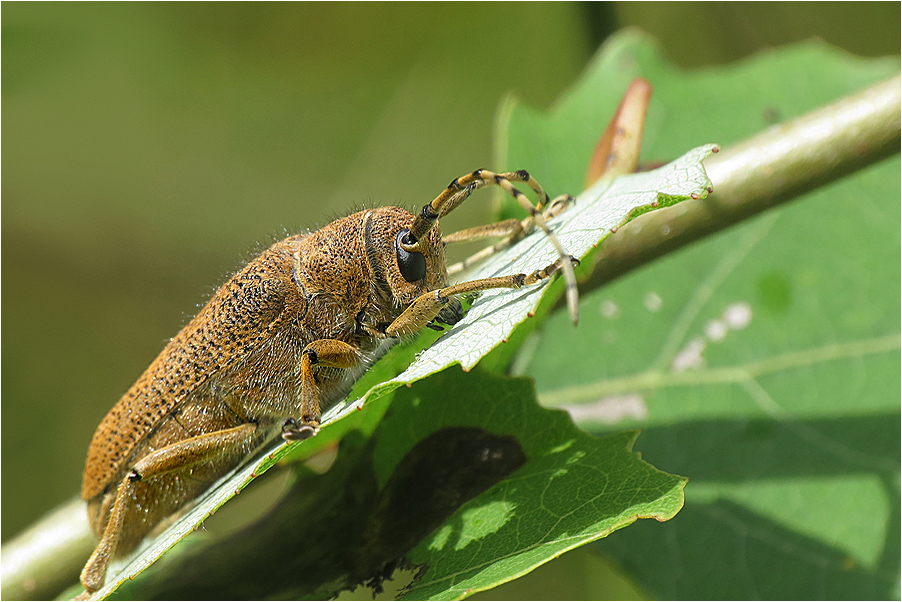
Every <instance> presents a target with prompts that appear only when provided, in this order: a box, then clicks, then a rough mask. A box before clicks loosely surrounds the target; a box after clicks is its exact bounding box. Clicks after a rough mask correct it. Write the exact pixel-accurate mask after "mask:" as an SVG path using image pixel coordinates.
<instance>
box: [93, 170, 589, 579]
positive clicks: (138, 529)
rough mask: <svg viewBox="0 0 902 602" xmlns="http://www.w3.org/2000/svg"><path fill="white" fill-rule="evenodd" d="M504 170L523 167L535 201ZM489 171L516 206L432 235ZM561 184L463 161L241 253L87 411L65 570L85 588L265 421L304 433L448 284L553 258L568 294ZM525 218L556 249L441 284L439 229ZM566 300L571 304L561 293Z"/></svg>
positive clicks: (429, 310)
mask: <svg viewBox="0 0 902 602" xmlns="http://www.w3.org/2000/svg"><path fill="white" fill-rule="evenodd" d="M513 182H523V183H526V185H528V186H529V187H530V188H531V189H532V190H533V191H534V192H535V193H536V195H537V198H538V202H537V205H533V204H532V203H531V202H530V201H529V200H528V199H527V198H526V196H525V195H524V194H523V193H522V192H520V191H519V190H517V188H515V187H514V184H513ZM489 185H497V186H499V187H501V188H502V189H504V190H505V191H506V192H507V193H508V194H510V195H511V196H513V197H514V198H515V199H517V201H518V202H519V203H520V204H521V205H522V206H523V207H524V208H525V209H526V210H527V211H528V212H529V216H528V217H527V218H526V219H524V220H516V219H511V220H507V221H504V222H499V223H497V224H489V225H486V226H479V227H476V228H471V229H469V230H464V231H462V232H458V233H456V234H453V235H450V236H445V237H442V234H441V231H440V229H439V227H438V225H437V223H438V220H439V219H440V218H441V217H443V216H444V215H446V214H447V213H448V212H450V211H452V210H453V209H454V208H455V207H457V206H458V205H460V204H461V203H462V202H463V201H464V200H466V199H467V197H468V196H469V195H470V194H471V193H472V192H473V191H474V190H476V189H478V188H482V187H484V186H489ZM571 200H572V197H568V196H563V197H558V198H557V199H555V200H554V201H550V199H549V197H548V195H547V194H545V192H544V190H543V189H542V187H541V186H539V184H538V183H537V182H536V181H535V179H533V178H532V176H530V175H529V173H527V172H526V171H516V172H510V173H504V174H495V173H492V172H490V171H487V170H477V171H475V172H473V173H471V174H467V175H466V176H463V177H460V178H457V179H455V180H454V181H452V182H451V184H450V185H449V186H448V187H447V188H446V189H445V190H444V191H443V192H442V193H441V194H440V195H439V196H438V197H436V198H435V199H434V200H433V201H432V202H430V203H427V204H426V205H424V206H423V208H422V210H421V211H420V213H419V215H416V216H415V215H413V214H411V213H409V212H407V211H406V210H404V209H400V208H398V207H381V208H378V209H372V210H367V211H361V212H358V213H354V214H352V215H349V216H347V217H344V218H341V219H338V220H336V221H334V222H332V223H331V224H329V225H327V226H325V227H324V228H322V229H320V230H317V231H316V232H312V233H307V234H300V235H296V236H291V237H289V238H286V239H285V240H283V241H281V242H278V243H276V244H274V245H273V246H272V247H270V248H269V249H267V250H266V251H264V252H263V253H262V254H261V255H259V256H258V257H257V258H255V259H254V260H252V261H251V262H250V263H249V264H248V265H247V266H245V267H244V268H243V269H241V270H240V271H239V272H238V273H237V274H235V276H233V277H232V278H231V279H230V280H229V281H228V282H226V283H225V284H224V285H223V286H222V287H221V288H220V289H219V290H218V291H216V293H215V294H214V295H213V297H212V299H210V301H209V302H208V303H207V304H206V306H204V308H203V309H201V311H200V313H198V314H197V316H196V317H195V318H194V319H193V320H191V321H190V322H189V323H188V325H187V326H185V328H183V329H182V331H181V332H179V333H178V335H176V336H175V338H173V339H172V340H171V341H170V343H169V344H168V345H167V346H166V348H165V349H163V351H162V352H161V353H160V355H158V356H157V358H156V359H155V360H154V361H153V363H152V364H151V365H150V367H148V368H147V370H146V371H145V372H144V374H142V375H141V377H140V378H139V379H138V381H137V382H136V383H135V384H134V385H133V386H132V387H131V389H129V391H128V392H127V393H126V394H125V395H124V396H123V397H122V399H121V400H120V401H119V402H118V403H117V404H116V405H115V406H114V407H113V409H112V410H110V412H109V413H108V414H107V415H106V417H105V418H104V419H103V421H102V422H101V423H100V426H98V427H97V431H96V432H95V433H94V437H93V439H92V441H91V446H90V449H89V450H88V458H87V462H86V465H85V473H84V480H83V484H82V497H83V498H84V499H85V500H87V502H88V516H89V520H90V523H91V528H92V529H93V530H94V532H95V533H96V534H97V536H98V537H100V543H99V544H98V546H97V548H96V549H95V551H94V553H93V554H92V555H91V558H90V559H89V560H88V562H87V564H86V565H85V567H84V569H83V571H82V573H81V582H82V584H83V585H84V587H85V589H86V591H87V592H93V591H96V590H98V589H100V588H101V587H102V586H103V583H104V581H105V578H106V572H107V567H108V565H109V562H110V560H111V559H112V558H113V557H114V556H119V555H124V554H127V553H129V552H130V551H132V550H134V549H135V548H136V547H137V545H138V544H139V543H140V541H141V540H142V539H143V538H144V537H145V536H146V535H147V534H148V533H149V532H150V531H151V530H152V529H153V528H154V527H155V526H156V525H157V524H158V523H160V522H161V521H162V520H163V519H164V518H166V517H168V516H170V515H172V514H174V513H176V512H178V511H179V510H180V509H182V508H183V507H185V506H186V505H187V504H188V503H189V502H190V501H191V500H193V499H194V498H196V497H197V496H198V495H200V494H201V493H202V492H203V491H204V490H205V489H207V488H208V487H209V486H210V485H211V484H212V483H214V482H215V481H216V480H217V479H218V478H220V477H221V476H223V475H224V474H226V473H227V472H229V470H231V469H232V468H234V467H235V466H237V465H238V464H239V463H241V462H242V461H243V460H244V459H245V458H246V457H247V456H248V455H249V454H251V453H252V452H254V451H255V450H257V449H259V448H260V446H261V445H263V444H265V443H266V442H267V441H269V440H271V439H273V438H275V437H277V436H278V435H279V434H281V436H282V437H283V438H284V439H286V440H299V439H305V438H307V437H310V436H312V435H313V434H315V433H316V431H317V430H318V428H319V418H320V410H321V408H324V407H327V406H329V405H331V404H333V403H335V402H337V401H338V400H340V399H341V398H342V397H343V396H344V395H346V394H347V392H348V390H349V389H350V386H351V385H352V384H353V382H354V381H355V380H356V378H357V377H358V376H359V375H360V374H361V373H362V372H363V371H364V370H365V369H366V368H367V366H368V365H369V363H370V362H371V361H372V360H373V359H374V358H375V357H377V356H378V355H379V354H380V353H381V352H383V351H384V350H385V349H387V348H388V346H390V344H391V343H392V342H393V341H394V340H396V339H397V338H399V337H402V336H404V335H408V334H412V333H415V332H417V331H419V330H421V329H423V328H424V327H428V326H435V325H436V323H443V324H454V323H456V322H457V321H458V320H459V319H460V318H461V306H460V303H459V301H458V300H457V298H458V297H459V296H461V295H466V294H468V293H473V292H476V291H483V290H488V289H494V288H520V287H522V286H530V285H535V284H538V283H540V282H542V281H544V280H546V279H548V278H550V277H551V276H552V275H553V274H554V273H555V272H557V271H558V270H561V271H562V272H563V273H564V274H565V277H566V278H567V285H568V293H569V294H568V296H569V297H570V299H571V300H575V292H576V281H575V278H574V276H573V264H574V263H576V260H575V259H574V258H572V257H570V256H569V255H567V254H566V253H565V252H564V250H563V248H562V247H561V245H560V243H559V242H558V240H557V238H556V237H555V236H554V234H553V233H552V232H551V231H550V230H549V229H548V226H547V224H546V219H547V218H549V217H552V216H554V215H556V214H557V213H560V212H561V211H562V210H563V209H565V208H566V206H567V204H568V203H569V201H571ZM536 226H538V227H539V228H540V229H542V230H543V231H544V232H545V233H546V235H547V236H548V237H549V238H550V240H551V241H552V242H553V243H554V245H555V248H556V249H557V251H558V254H559V257H558V259H557V260H556V261H555V262H554V263H552V264H551V265H549V266H547V267H544V268H542V269H538V270H536V271H535V272H532V273H531V274H513V275H509V276H501V277H495V278H485V279H481V280H473V281H469V282H462V283H459V284H454V285H451V286H447V285H446V281H447V278H448V273H449V271H451V272H454V271H456V270H458V269H459V268H460V267H461V264H459V265H458V266H452V267H451V268H450V270H449V268H446V266H445V257H444V245H445V244H446V243H448V242H461V241H469V240H478V239H482V238H486V237H491V236H500V237H502V240H501V242H499V243H497V244H496V245H494V246H493V247H490V248H489V249H488V253H490V252H492V251H494V250H498V249H500V248H502V247H503V246H505V245H508V244H510V243H512V242H514V241H516V240H518V239H520V238H522V237H523V236H525V235H526V234H528V233H530V232H531V231H532V230H533V229H534V228H535V227H536ZM485 254H486V253H481V254H478V255H480V256H482V255H485ZM471 259H472V258H471ZM468 261H469V260H468ZM464 263H468V262H464ZM571 314H572V315H573V316H574V319H575V306H574V305H572V304H571Z"/></svg>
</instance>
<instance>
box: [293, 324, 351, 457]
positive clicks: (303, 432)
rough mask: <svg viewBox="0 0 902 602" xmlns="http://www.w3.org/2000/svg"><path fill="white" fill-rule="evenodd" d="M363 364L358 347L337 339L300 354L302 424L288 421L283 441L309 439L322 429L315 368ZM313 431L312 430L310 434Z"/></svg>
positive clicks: (314, 344)
mask: <svg viewBox="0 0 902 602" xmlns="http://www.w3.org/2000/svg"><path fill="white" fill-rule="evenodd" d="M359 361H360V352H359V351H358V349H357V348H356V347H354V346H353V345H350V344H348V343H345V342H344V341H339V340H337V339H318V340H316V341H313V342H312V343H310V344H308V345H307V346H306V347H304V351H303V353H302V354H301V416H300V418H301V422H302V423H303V424H302V425H300V426H298V424H297V423H296V422H295V421H294V420H286V421H285V424H284V425H283V426H282V437H283V438H284V439H285V440H286V441H296V440H298V439H307V438H308V437H310V436H312V435H313V434H315V433H316V431H317V430H318V429H319V416H320V407H319V392H318V389H319V387H318V385H317V383H316V377H315V376H314V371H313V367H314V366H329V367H332V368H352V367H354V366H356V365H357V364H358V362H359ZM310 429H312V430H310Z"/></svg>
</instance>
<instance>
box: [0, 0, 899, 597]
mask: <svg viewBox="0 0 902 602" xmlns="http://www.w3.org/2000/svg"><path fill="white" fill-rule="evenodd" d="M2 17H3V20H2V34H3V35H2V44H3V53H2V61H3V64H2V67H3V70H2V84H3V126H4V127H3V150H4V151H5V152H4V153H3V159H2V161H3V162H2V167H3V175H4V177H3V207H2V209H3V219H2V229H3V230H2V253H3V260H2V268H3V271H2V278H3V281H2V284H3V291H4V292H3V309H2V311H3V315H2V318H3V330H2V334H3V354H2V376H3V378H2V395H3V398H2V411H3V421H2V485H3V486H4V490H5V495H3V499H2V519H3V520H2V538H3V540H4V541H6V540H7V539H9V538H10V537H13V536H15V535H16V534H17V533H18V532H19V531H21V530H22V529H23V528H24V527H26V526H27V525H28V524H30V523H31V522H32V521H34V520H35V519H37V518H39V517H40V516H41V515H43V514H44V513H45V512H47V511H48V510H50V509H51V508H53V507H54V506H56V505H57V504H59V503H61V502H63V501H65V500H67V499H69V498H70V497H72V496H73V495H75V494H77V492H78V491H79V490H80V484H81V471H82V468H83V463H84V457H85V453H86V450H87V446H88V443H89V441H90V438H91V434H92V433H93V430H94V428H95V427H96V425H97V423H98V422H99V421H100V419H101V418H102V417H103V415H104V414H105V413H106V411H107V410H108V409H109V408H110V407H111V406H112V405H113V404H114V403H115V401H116V400H117V399H118V398H119V397H120V396H121V394H122V393H123V392H124V391H125V390H126V389H127V388H128V387H129V386H130V385H131V384H132V382H134V380H135V379H136V378H137V376H138V375H139V374H140V373H141V371H142V370H143V369H144V368H145V367H146V366H147V365H148V364H149V363H150V361H151V360H152V359H153V358H154V357H155V356H156V354H157V353H158V352H159V351H160V349H162V347H163V345H164V344H165V342H166V341H167V340H168V338H169V337H171V336H173V335H174V334H175V333H176V332H177V331H178V329H179V328H180V327H181V325H183V324H184V323H185V322H186V321H187V319H188V318H189V317H190V316H191V315H192V314H193V313H194V312H195V311H196V308H197V305H198V304H200V303H202V302H203V301H204V300H205V299H206V298H207V297H208V296H209V295H210V294H211V293H212V291H213V290H215V288H216V287H217V286H218V285H219V284H221V282H222V281H223V280H224V279H225V278H226V277H227V276H228V274H229V273H230V272H231V271H233V270H234V269H236V268H237V267H239V266H240V265H241V263H242V262H243V261H245V260H247V259H249V258H250V257H252V256H253V255H254V254H255V252H256V251H258V250H260V249H261V248H262V247H265V246H267V245H268V244H269V243H271V242H272V241H273V240H275V239H277V238H279V237H281V236H283V235H284V234H285V232H286V231H289V232H295V231H300V230H305V229H308V228H316V227H317V226H319V225H322V224H324V223H326V222H328V221H329V220H331V219H332V218H333V217H336V216H338V215H341V214H344V213H347V212H349V211H350V210H352V209H356V208H360V207H363V206H371V205H376V204H399V205H401V206H404V207H407V208H414V207H418V206H420V205H422V204H423V203H425V202H427V201H428V200H430V199H431V198H432V197H433V196H434V195H435V194H437V193H438V192H440V191H441V189H442V188H443V187H444V186H445V185H446V184H447V182H448V181H449V180H450V179H452V178H453V177H455V176H458V175H461V174H463V173H466V172H469V171H472V170H473V169H475V168H477V167H490V168H493V169H510V168H521V167H523V168H529V166H528V165H525V166H522V165H493V164H492V156H493V155H492V146H491V145H492V128H493V118H494V113H495V110H496V108H497V107H498V104H499V102H500V100H501V98H502V97H503V96H504V95H505V94H507V93H509V92H513V93H515V94H517V95H518V96H520V97H521V98H523V99H524V100H525V102H526V103H528V104H530V105H532V106H535V107H539V108H544V107H548V106H550V105H551V104H552V103H553V102H554V99H555V98H557V97H558V96H559V95H560V94H561V92H562V91H563V90H564V89H566V88H567V87H568V86H569V85H571V84H572V82H574V81H575V80H576V79H577V77H578V76H579V74H580V72H581V70H582V69H583V67H584V66H585V64H586V62H587V61H588V60H589V58H590V57H591V56H592V54H593V53H594V51H595V50H596V48H597V47H598V45H599V44H600V43H602V42H603V40H604V38H605V37H606V36H607V35H608V34H609V33H611V32H612V31H614V30H615V29H618V28H621V27H626V26H637V27H640V28H642V29H645V30H646V31H649V32H650V33H651V34H653V35H655V36H656V37H658V39H659V40H660V41H661V43H662V44H663V46H664V47H665V48H666V50H667V52H668V53H669V55H670V57H671V58H672V59H673V60H675V61H676V62H677V63H678V64H680V65H681V66H683V67H685V68H703V67H704V66H705V65H710V64H720V63H726V62H730V61H734V60H737V59H740V58H742V57H743V56H746V55H748V54H751V53H754V52H755V51H758V50H760V49H762V48H767V47H771V46H776V45H781V44H786V43H790V42H792V41H795V40H801V39H806V38H809V37H811V36H820V37H822V38H824V39H825V40H827V41H828V42H830V43H832V44H836V45H838V46H841V47H843V48H845V49H847V50H848V51H850V52H852V53H855V54H860V55H864V56H881V55H887V54H897V53H899V51H900V36H899V24H900V5H899V4H898V3H863V2H856V3H825V4H820V3H818V4H810V3H781V4H770V3H737V4H733V3H692V2H689V3H661V4H658V3H655V4H651V3H649V4H646V3H529V4H507V3H506V4H495V3H484V2H483V3H479V4H469V3H457V4H445V3H430V4H375V3H366V4H355V3H341V4H306V3H305V4H294V3H276V4H269V3H259V4H243V3H229V4H217V3H203V4H172V3H159V4H143V3H129V4H77V3H66V4H43V3H4V4H3V5H2ZM536 175H537V177H538V178H539V180H540V181H541V174H536ZM550 192H551V193H552V194H557V193H561V192H573V193H575V192H578V191H556V190H551V191H550ZM489 198H490V195H487V194H486V195H484V196H478V197H476V198H475V199H474V200H473V201H471V202H470V203H468V204H466V205H465V206H464V207H462V208H461V209H460V210H459V211H457V212H455V213H454V214H452V216H451V217H450V218H449V219H448V220H445V222H444V223H443V226H444V229H445V230H446V231H453V230H455V229H458V228H461V227H466V226H470V225H475V224H477V223H481V222H484V221H486V220H488V219H490V203H488V202H480V201H478V200H476V199H483V201H487V200H488V199H489ZM591 562H592V559H591V558H588V557H586V558H584V557H582V556H576V555H573V554H568V555H567V556H565V557H564V558H562V559H561V560H559V561H557V563H560V564H562V565H567V566H570V565H574V566H576V565H578V567H577V568H578V570H580V571H583V572H587V571H586V569H585V567H584V566H583V565H584V564H585V563H591ZM552 564H555V563H552ZM593 566H594V565H593ZM549 569H552V570H553V567H543V568H542V569H540V570H539V571H536V573H535V575H538V574H539V573H540V571H546V570H549ZM574 570H577V569H574ZM593 570H594V569H593ZM588 572H592V571H588ZM593 578H594V579H596V580H597V579H601V578H602V577H601V576H600V574H596V575H595V576H594V577H593ZM554 581H557V580H556V579H553V578H537V579H534V583H533V585H531V586H530V587H531V589H530V590H529V591H530V592H531V595H532V596H533V597H536V598H561V597H564V598H584V597H591V595H589V594H588V592H590V591H592V590H591V589H589V588H590V587H591V584H580V583H578V582H576V581H575V580H568V585H567V587H573V588H575V589H573V591H570V590H562V589H561V587H562V586H561V584H560V582H558V583H553V582H554ZM542 583H549V587H551V588H552V589H549V590H548V591H543V590H542V589H540V588H541V587H542V585H541V584H542ZM581 588H582V589H581ZM508 595H510V596H512V597H513V596H515V595H516V596H519V597H524V595H523V594H518V593H513V592H512V593H510V594H508ZM622 595H627V594H622Z"/></svg>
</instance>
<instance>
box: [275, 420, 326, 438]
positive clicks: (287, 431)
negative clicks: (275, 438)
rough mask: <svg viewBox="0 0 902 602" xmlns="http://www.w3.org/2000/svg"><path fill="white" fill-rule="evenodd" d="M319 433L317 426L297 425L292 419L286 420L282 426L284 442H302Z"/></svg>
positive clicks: (316, 424) (313, 424)
mask: <svg viewBox="0 0 902 602" xmlns="http://www.w3.org/2000/svg"><path fill="white" fill-rule="evenodd" d="M318 432H319V424H318V423H316V422H314V423H312V424H298V423H297V421H295V419H294V418H288V419H287V420H285V423H284V424H282V438H283V439H285V441H303V440H304V439H309V438H310V437H312V436H313V435H315V434H316V433H318Z"/></svg>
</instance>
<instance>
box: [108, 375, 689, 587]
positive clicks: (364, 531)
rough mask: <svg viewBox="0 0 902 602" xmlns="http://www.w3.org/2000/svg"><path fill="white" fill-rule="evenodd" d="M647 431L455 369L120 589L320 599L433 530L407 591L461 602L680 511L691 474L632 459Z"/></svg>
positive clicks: (402, 398) (413, 556)
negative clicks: (236, 525)
mask: <svg viewBox="0 0 902 602" xmlns="http://www.w3.org/2000/svg"><path fill="white" fill-rule="evenodd" d="M443 398H445V399H443ZM446 398H451V399H454V400H455V402H454V403H449V399H446ZM385 401H386V400H385V399H383V400H381V401H380V402H379V404H380V405H388V404H386V403H385ZM636 434H637V433H635V432H628V433H621V434H618V435H614V436H610V437H606V438H603V439H598V438H595V437H593V436H591V435H588V434H586V433H584V432H582V431H580V430H579V429H577V428H576V427H574V426H573V424H572V422H571V421H570V419H569V418H568V417H567V415H566V414H565V413H564V412H560V411H551V410H546V409H542V408H540V407H539V406H538V405H537V404H536V402H535V393H534V390H533V387H532V384H531V382H530V381H528V380H527V379H513V378H508V377H500V376H493V375H490V374H488V373H486V372H484V371H482V370H476V371H474V372H472V373H470V374H465V373H463V372H461V371H460V370H456V369H451V370H446V371H444V372H442V373H440V374H438V375H435V376H433V377H430V378H428V379H425V380H423V381H421V382H419V383H416V384H415V385H413V386H412V387H411V388H409V389H408V388H401V389H399V390H398V391H396V392H395V393H394V394H393V396H392V401H391V403H390V405H389V406H388V408H387V410H386V411H385V416H384V418H383V419H382V420H381V421H380V422H379V423H378V427H377V428H376V430H375V431H374V432H373V434H372V436H369V437H368V436H366V435H364V434H363V432H362V431H354V432H352V433H350V434H349V435H348V436H346V437H345V438H344V440H343V441H342V444H341V449H340V452H339V454H338V458H337V460H336V462H335V465H334V466H333V467H332V468H331V469H330V470H329V472H327V473H326V474H324V475H313V474H310V473H305V472H301V473H299V475H298V479H297V481H296V483H295V484H294V485H293V487H292V489H291V490H290V491H289V493H288V494H287V495H286V496H285V498H284V499H283V500H282V501H281V502H280V504H279V505H278V506H277V507H276V508H275V509H274V510H273V511H272V512H270V513H269V514H267V515H266V516H265V517H263V518H262V519H261V520H260V521H258V522H257V523H256V524H254V525H251V526H250V527H248V528H246V529H245V530H243V531H242V532H240V533H238V534H236V535H235V536H233V537H230V538H227V539H225V540H223V541H219V542H217V543H213V544H211V545H209V546H198V547H196V548H193V547H192V546H182V547H181V548H180V549H178V550H176V551H174V552H175V553H174V554H173V555H171V556H170V557H167V558H166V559H164V561H163V562H162V563H160V565H158V566H157V567H154V569H153V571H149V572H148V573H147V574H146V575H145V576H142V577H141V578H140V579H138V580H136V581H135V582H134V584H127V585H126V586H123V590H121V592H120V593H124V594H125V595H128V596H132V597H136V598H160V597H162V598H186V599H192V598H199V597H210V596H211V595H213V596H215V595H216V594H217V593H219V594H220V595H228V596H231V597H238V598H242V597H257V598H260V597H277V598H302V599H304V598H308V599H309V598H312V599H324V598H327V597H330V596H334V595H336V594H338V593H339V592H341V591H342V590H344V589H347V588H349V587H352V586H356V585H357V584H358V583H359V582H360V581H361V580H362V579H364V578H370V577H374V576H378V575H379V574H380V573H382V570H383V567H385V566H386V565H387V566H388V568H389V569H391V567H393V566H394V561H395V560H396V559H397V558H398V557H399V556H400V555H403V554H405V553H407V552H408V550H409V549H410V548H411V547H412V546H413V545H414V544H416V543H417V542H419V541H420V540H422V543H420V544H419V545H418V546H416V548H414V549H413V551H412V552H411V553H409V554H407V557H408V560H409V562H410V563H411V564H412V565H413V566H412V568H414V570H415V571H417V573H418V578H417V579H416V580H415V581H414V582H413V583H412V584H411V585H410V589H409V590H408V591H407V592H406V597H408V598H413V599H458V598H462V597H464V596H465V595H467V594H469V593H472V592H475V591H479V590H483V589H487V588H490V587H493V586H495V585H497V584H498V583H502V582H504V581H507V580H509V579H511V578H513V577H515V576H518V575H521V574H523V573H526V572H528V571H529V570H531V569H533V568H535V567H536V566H538V565H539V564H542V563H544V562H547V561H548V560H549V559H551V558H554V557H555V556H558V555H560V554H561V553H563V552H565V551H566V550H569V549H571V548H573V547H576V546H578V545H582V544H584V543H587V542H590V541H594V540H596V539H598V538H599V537H603V536H605V535H607V534H608V533H610V532H612V531H613V530H615V529H619V528H621V527H624V526H626V525H628V524H630V523H632V522H633V521H635V520H636V519H637V518H644V517H654V518H657V519H658V520H667V519H669V518H671V517H672V516H673V515H674V514H676V513H677V512H678V511H679V509H680V507H681V506H682V497H683V496H682V490H683V486H684V484H685V479H683V478H681V477H676V476H673V475H668V474H666V473H662V472H660V471H658V470H656V469H655V468H653V467H651V466H650V465H648V464H647V463H645V462H643V461H642V460H641V459H640V458H639V456H638V454H635V453H632V452H631V447H632V443H633V441H634V439H635V437H636ZM461 504H463V505H462V506H461ZM436 527H437V528H436ZM430 533H431V535H430ZM427 536H428V537H427ZM423 538H425V539H423ZM274 567H278V568H277V570H274Z"/></svg>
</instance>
